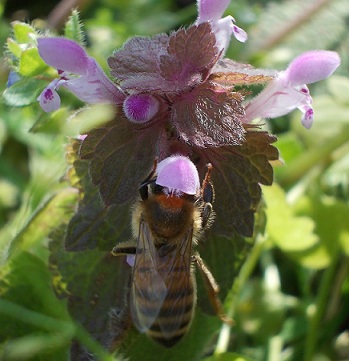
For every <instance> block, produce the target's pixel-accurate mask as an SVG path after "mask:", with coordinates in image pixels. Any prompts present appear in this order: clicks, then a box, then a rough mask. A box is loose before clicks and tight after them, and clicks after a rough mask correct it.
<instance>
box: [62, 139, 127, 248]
mask: <svg viewBox="0 0 349 361" xmlns="http://www.w3.org/2000/svg"><path fill="white" fill-rule="evenodd" d="M79 147H80V143H79V142H77V141H76V142H73V143H72V144H71V146H70V147H69V149H68V159H69V162H70V164H71V165H72V167H71V169H70V171H69V173H68V177H69V180H70V182H71V184H72V185H73V186H74V187H76V188H77V189H78V190H79V191H80V194H81V200H80V202H79V207H78V210H77V212H76V214H75V215H74V216H73V218H72V219H71V220H70V222H69V226H68V229H67V233H66V236H65V247H66V249H68V250H70V251H77V250H80V251H81V250H84V249H92V248H95V247H98V248H99V249H102V250H105V251H110V250H111V249H112V248H113V246H115V245H116V244H117V243H119V242H122V241H125V240H128V239H130V238H131V229H130V226H131V220H130V212H131V210H130V203H129V204H122V205H112V206H110V207H105V206H104V205H103V203H102V202H101V198H100V195H99V192H98V188H97V187H96V186H95V185H93V184H92V182H91V178H90V175H89V161H86V160H81V159H78V158H77V157H78V154H77V153H78V151H79Z"/></svg>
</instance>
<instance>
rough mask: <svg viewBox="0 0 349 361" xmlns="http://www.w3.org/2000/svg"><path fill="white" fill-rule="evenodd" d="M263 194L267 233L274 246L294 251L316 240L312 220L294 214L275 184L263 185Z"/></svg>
mask: <svg viewBox="0 0 349 361" xmlns="http://www.w3.org/2000/svg"><path fill="white" fill-rule="evenodd" d="M263 194H264V197H265V201H266V205H267V208H266V213H267V217H268V222H267V233H268V236H269V238H270V240H271V241H272V242H273V243H274V244H275V245H276V246H278V247H279V248H281V249H282V250H283V251H285V252H294V251H301V250H305V249H308V248H309V247H311V246H313V245H315V244H316V243H317V242H318V237H317V236H316V234H315V233H314V229H315V224H314V222H313V221H312V220H311V219H310V218H307V217H299V216H296V215H295V213H294V210H292V208H291V206H290V205H289V204H288V203H287V201H286V195H285V193H284V191H283V190H282V189H281V188H280V187H279V186H278V185H277V184H274V185H273V186H272V187H270V188H269V187H268V188H267V187H264V188H263Z"/></svg>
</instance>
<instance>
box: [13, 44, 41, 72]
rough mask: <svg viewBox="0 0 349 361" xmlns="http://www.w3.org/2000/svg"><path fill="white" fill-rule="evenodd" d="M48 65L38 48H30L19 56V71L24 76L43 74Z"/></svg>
mask: <svg viewBox="0 0 349 361" xmlns="http://www.w3.org/2000/svg"><path fill="white" fill-rule="evenodd" d="M47 68H48V65H47V64H46V63H45V62H44V61H43V60H42V58H41V57H40V55H39V52H38V49H37V48H29V49H26V50H24V51H23V52H22V54H21V56H20V58H19V67H18V72H19V73H20V74H21V75H23V76H28V77H33V76H35V75H39V74H41V73H42V72H43V71H44V70H45V69H47Z"/></svg>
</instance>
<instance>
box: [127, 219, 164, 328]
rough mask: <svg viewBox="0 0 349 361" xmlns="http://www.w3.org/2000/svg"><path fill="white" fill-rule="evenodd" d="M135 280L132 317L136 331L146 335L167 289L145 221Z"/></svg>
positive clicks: (142, 226) (137, 256)
mask: <svg viewBox="0 0 349 361" xmlns="http://www.w3.org/2000/svg"><path fill="white" fill-rule="evenodd" d="M132 278H133V282H132V286H131V287H132V289H131V305H130V306H131V315H132V319H133V321H134V323H135V326H136V327H137V329H138V330H139V331H140V332H145V331H147V330H148V329H149V328H150V326H151V325H152V324H153V323H154V321H155V319H156V318H157V316H158V314H159V311H160V309H161V306H162V304H163V301H164V299H165V297H166V294H167V287H166V285H165V282H164V280H163V277H162V276H161V275H160V274H159V272H158V265H157V252H156V248H155V245H154V241H153V236H152V233H151V231H150V229H149V226H148V224H147V223H146V222H144V221H143V220H141V222H140V226H139V236H138V244H137V252H136V257H135V263H134V268H133V277H132Z"/></svg>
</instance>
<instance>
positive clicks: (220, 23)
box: [197, 0, 247, 52]
mask: <svg viewBox="0 0 349 361" xmlns="http://www.w3.org/2000/svg"><path fill="white" fill-rule="evenodd" d="M229 3H230V0H220V1H212V0H201V1H200V0H198V13H199V15H198V19H197V24H200V23H203V22H205V21H209V22H210V23H211V26H212V29H213V31H214V33H215V35H216V45H217V47H218V49H220V50H222V51H223V52H225V51H226V50H227V48H228V46H229V43H230V38H231V35H234V36H235V38H236V39H237V40H238V41H241V42H242V43H244V42H245V41H246V40H247V33H246V32H245V30H243V29H241V28H239V27H238V26H236V25H235V19H234V18H233V17H232V16H230V15H229V16H226V17H224V18H222V15H223V13H224V11H225V10H226V8H227V7H228V5H229Z"/></svg>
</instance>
